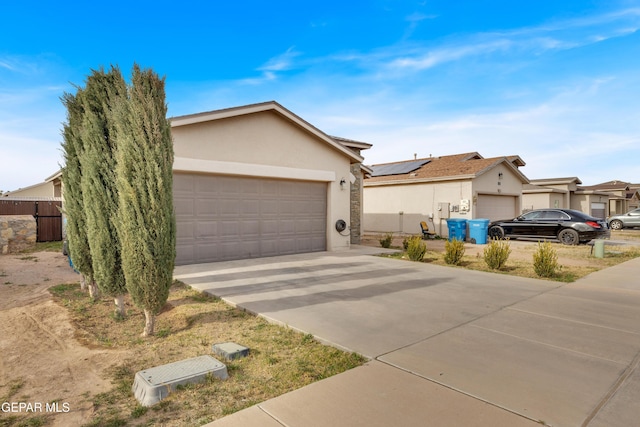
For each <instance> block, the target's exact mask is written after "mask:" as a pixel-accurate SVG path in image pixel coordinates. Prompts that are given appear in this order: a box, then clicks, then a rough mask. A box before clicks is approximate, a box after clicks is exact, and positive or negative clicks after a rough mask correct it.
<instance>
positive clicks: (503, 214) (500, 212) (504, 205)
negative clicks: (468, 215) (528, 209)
mask: <svg viewBox="0 0 640 427" xmlns="http://www.w3.org/2000/svg"><path fill="white" fill-rule="evenodd" d="M516 201H517V197H515V196H496V195H492V194H491V195H490V194H479V195H478V203H477V205H476V213H475V217H476V218H489V219H490V220H492V221H495V220H498V219H509V218H515V217H516V216H518V215H519V214H520V212H518V211H519V209H518V208H517V206H516Z"/></svg>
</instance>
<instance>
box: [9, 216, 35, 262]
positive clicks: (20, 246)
mask: <svg viewBox="0 0 640 427" xmlns="http://www.w3.org/2000/svg"><path fill="white" fill-rule="evenodd" d="M37 238H38V226H37V224H36V219H35V218H34V217H33V216H31V215H0V254H2V255H5V254H11V253H16V252H20V251H23V250H25V249H30V248H34V247H35V246H36V240H37Z"/></svg>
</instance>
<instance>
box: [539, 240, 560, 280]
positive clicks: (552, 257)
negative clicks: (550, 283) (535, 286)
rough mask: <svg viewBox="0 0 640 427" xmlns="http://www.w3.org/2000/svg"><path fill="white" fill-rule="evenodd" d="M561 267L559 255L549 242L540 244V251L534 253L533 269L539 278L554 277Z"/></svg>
mask: <svg viewBox="0 0 640 427" xmlns="http://www.w3.org/2000/svg"><path fill="white" fill-rule="evenodd" d="M559 268H560V266H559V265H558V254H557V253H556V250H555V249H554V248H553V247H552V246H551V243H549V242H538V249H537V250H536V251H535V252H534V253H533V269H534V271H535V272H536V274H537V275H538V276H539V277H553V276H555V274H556V272H557V271H558V269H559Z"/></svg>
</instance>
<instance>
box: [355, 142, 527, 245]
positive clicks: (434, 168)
mask: <svg viewBox="0 0 640 427" xmlns="http://www.w3.org/2000/svg"><path fill="white" fill-rule="evenodd" d="M524 165H525V163H524V161H523V160H522V159H521V158H520V157H519V156H507V157H492V158H484V157H482V156H481V155H480V154H479V153H477V152H472V153H463V154H455V155H450V156H441V157H428V158H422V159H418V158H414V159H413V160H406V161H401V162H393V163H384V164H378V165H373V166H371V169H372V173H371V175H370V176H367V177H366V178H365V180H364V229H365V231H366V232H399V233H410V234H419V233H420V222H421V221H426V222H427V223H428V225H429V227H430V228H431V227H433V230H434V231H435V232H436V233H437V234H439V235H441V236H447V235H448V228H447V223H446V219H447V218H465V219H475V218H488V219H491V220H495V219H504V218H512V217H515V216H517V215H519V214H520V212H521V206H522V186H523V184H527V183H528V182H529V180H528V179H527V177H526V176H525V175H524V174H522V172H521V171H520V170H519V168H520V167H522V166H524Z"/></svg>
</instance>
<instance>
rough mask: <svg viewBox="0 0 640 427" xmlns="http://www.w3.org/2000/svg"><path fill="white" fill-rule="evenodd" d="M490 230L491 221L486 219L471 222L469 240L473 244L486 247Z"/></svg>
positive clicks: (471, 220)
mask: <svg viewBox="0 0 640 427" xmlns="http://www.w3.org/2000/svg"><path fill="white" fill-rule="evenodd" d="M488 228H489V220H488V219H486V218H477V219H470V220H469V238H470V239H471V243H476V244H479V245H484V244H486V243H487V231H488Z"/></svg>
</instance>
